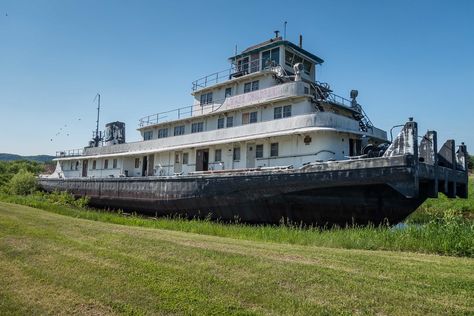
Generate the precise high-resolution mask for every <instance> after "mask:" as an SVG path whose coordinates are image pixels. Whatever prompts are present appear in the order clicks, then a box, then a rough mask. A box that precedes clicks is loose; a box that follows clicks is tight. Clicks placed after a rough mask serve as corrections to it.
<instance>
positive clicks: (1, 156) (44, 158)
mask: <svg viewBox="0 0 474 316" xmlns="http://www.w3.org/2000/svg"><path fill="white" fill-rule="evenodd" d="M53 158H54V156H48V155H37V156H20V155H15V154H5V153H0V161H17V160H28V161H35V162H50V161H52V160H53Z"/></svg>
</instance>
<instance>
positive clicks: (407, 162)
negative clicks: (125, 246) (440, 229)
mask: <svg viewBox="0 0 474 316" xmlns="http://www.w3.org/2000/svg"><path fill="white" fill-rule="evenodd" d="M229 61H230V63H231V67H230V69H227V70H224V71H221V72H216V73H213V74H211V75H208V76H205V77H202V78H200V79H198V80H196V81H194V82H193V88H192V90H193V91H192V95H193V97H194V102H193V104H192V105H191V106H189V107H185V108H179V109H176V110H172V111H168V112H163V113H158V114H153V115H149V116H146V117H144V118H142V119H140V120H139V127H138V131H139V132H140V133H141V136H142V139H143V140H142V141H139V142H133V143H126V142H125V125H124V123H121V122H113V123H109V124H107V125H106V131H105V133H100V132H99V131H98V129H97V130H96V133H95V134H94V135H93V140H92V141H91V142H90V143H89V146H87V147H85V148H84V149H81V150H72V151H61V152H58V153H57V156H58V157H57V158H56V161H57V166H56V170H55V172H54V173H53V174H52V175H49V176H47V177H42V178H40V179H39V183H40V185H41V187H42V188H43V189H44V190H46V191H54V190H60V191H68V192H70V193H72V194H74V195H76V196H88V197H89V198H90V203H91V205H93V206H99V207H109V208H120V209H124V210H130V211H136V212H140V213H145V214H149V215H154V216H166V215H171V216H174V215H178V216H186V217H191V218H192V217H200V218H204V217H206V218H212V219H220V220H223V221H235V220H236V219H238V220H240V221H243V222H250V223H279V222H282V221H285V222H286V221H288V222H293V223H299V222H303V223H306V224H313V225H332V224H338V225H345V224H351V223H357V224H367V223H374V224H377V223H381V222H384V221H388V222H389V223H398V222H399V221H402V220H403V219H404V218H406V217H407V216H408V215H409V214H410V213H411V212H413V211H414V210H415V209H416V208H417V207H418V206H419V205H420V204H421V203H423V202H424V201H425V200H426V199H427V198H429V197H434V198H436V197H437V196H438V193H439V192H441V193H444V194H446V195H447V196H448V197H450V198H456V197H459V198H467V194H468V189H467V186H468V168H467V163H468V153H467V148H466V146H465V145H464V144H461V145H460V146H458V147H456V145H455V141H454V140H448V141H446V142H445V143H444V144H443V145H442V146H441V148H440V149H439V150H438V141H437V133H436V131H428V132H427V133H426V134H425V135H423V136H421V137H420V136H419V134H418V126H417V123H416V122H415V121H413V119H411V118H410V119H409V120H408V121H407V122H406V123H405V124H404V125H403V126H400V127H401V131H400V133H399V134H398V135H397V136H396V137H395V138H394V139H391V140H388V138H387V133H386V132H385V131H383V130H381V129H379V128H377V127H375V126H374V124H373V123H372V122H371V121H370V119H369V118H368V117H367V115H366V113H365V112H364V110H363V108H362V106H361V105H360V104H359V103H358V101H357V97H358V92H357V91H356V90H352V91H351V92H350V99H346V98H343V97H340V96H338V95H336V94H334V93H333V91H332V90H331V89H330V87H329V85H328V84H326V83H321V82H319V81H317V80H316V78H317V77H316V70H317V66H318V65H320V64H322V63H323V60H322V59H321V58H319V57H318V56H316V55H314V54H312V53H310V52H308V51H307V50H305V49H303V47H302V39H301V38H300V43H299V45H296V44H294V43H292V42H290V41H287V40H285V39H283V38H281V37H279V36H278V34H276V36H275V37H274V38H272V39H270V40H268V41H265V42H263V43H260V44H257V45H254V46H251V47H249V48H247V49H245V50H244V51H242V52H241V53H240V54H236V55H235V56H232V57H230V58H229ZM99 102H100V99H99ZM102 136H103V137H102Z"/></svg>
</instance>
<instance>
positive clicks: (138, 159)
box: [135, 158, 140, 168]
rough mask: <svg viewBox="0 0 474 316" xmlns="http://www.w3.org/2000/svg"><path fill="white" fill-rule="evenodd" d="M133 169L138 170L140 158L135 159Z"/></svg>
mask: <svg viewBox="0 0 474 316" xmlns="http://www.w3.org/2000/svg"><path fill="white" fill-rule="evenodd" d="M135 168H140V158H135Z"/></svg>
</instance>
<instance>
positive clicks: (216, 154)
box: [214, 149, 222, 162]
mask: <svg viewBox="0 0 474 316" xmlns="http://www.w3.org/2000/svg"><path fill="white" fill-rule="evenodd" d="M214 161H215V162H218V161H222V149H216V150H215V152H214Z"/></svg>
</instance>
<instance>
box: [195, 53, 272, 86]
mask: <svg viewBox="0 0 474 316" xmlns="http://www.w3.org/2000/svg"><path fill="white" fill-rule="evenodd" d="M264 63H265V66H263V65H262V60H261V59H253V60H249V61H247V62H237V63H236V64H232V65H231V67H230V68H228V69H225V70H222V71H218V72H214V73H212V74H210V75H207V76H205V77H202V78H199V79H197V80H194V81H193V91H196V90H199V89H203V88H206V87H208V86H210V85H213V84H216V83H220V82H224V81H227V80H230V79H232V78H237V77H240V76H244V75H247V74H250V73H254V72H257V71H260V70H263V69H266V68H269V67H272V66H275V64H274V63H273V64H272V61H271V60H270V59H265V61H264Z"/></svg>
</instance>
